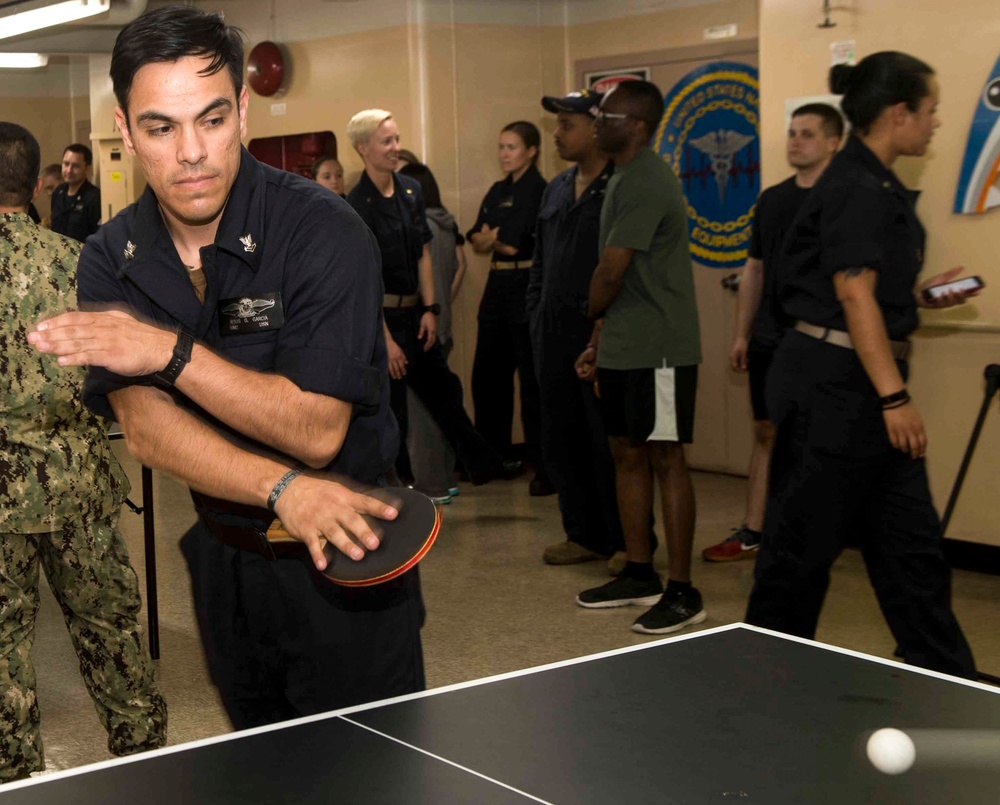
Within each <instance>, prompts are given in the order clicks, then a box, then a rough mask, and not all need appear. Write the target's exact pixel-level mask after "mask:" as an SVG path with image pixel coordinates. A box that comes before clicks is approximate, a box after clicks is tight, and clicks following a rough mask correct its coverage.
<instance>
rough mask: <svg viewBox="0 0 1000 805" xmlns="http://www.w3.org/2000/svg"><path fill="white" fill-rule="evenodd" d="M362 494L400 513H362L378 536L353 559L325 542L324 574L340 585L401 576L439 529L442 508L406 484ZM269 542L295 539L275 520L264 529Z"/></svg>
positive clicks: (424, 551) (366, 583) (366, 584)
mask: <svg viewBox="0 0 1000 805" xmlns="http://www.w3.org/2000/svg"><path fill="white" fill-rule="evenodd" d="M362 494H365V495H368V496H369V497H373V498H375V499H376V500H381V501H382V502H383V503H388V504H389V505H390V506H392V507H393V508H394V509H396V510H397V511H398V512H399V515H398V516H397V517H396V519H395V520H382V519H379V518H378V517H371V516H369V515H367V514H365V515H362V517H364V519H365V521H366V522H367V523H368V525H369V526H371V529H372V531H374V532H375V535H376V536H377V537H378V538H379V546H378V548H376V549H375V550H374V551H370V550H368V549H365V555H364V558H362V559H361V560H354V559H351V558H350V557H348V556H345V555H344V554H342V553H341V552H340V551H339V550H337V549H336V548H335V547H334V546H333V545H331V544H329V543H327V544H326V545H325V546H324V548H323V555H324V556H325V557H326V562H327V565H326V570H324V571H323V575H324V576H326V578H328V579H329V580H330V581H332V582H333V583H334V584H339V585H341V586H343V587H369V586H371V585H373V584H382V583H383V582H386V581H389V580H390V579H394V578H397V577H398V576H401V575H403V574H404V573H405V572H406V571H407V570H409V569H410V568H412V567H415V566H416V564H417V563H418V562H419V561H420V560H421V559H423V558H424V556H426V555H427V552H428V551H429V550H430V549H431V546H432V545H433V544H434V540H435V539H437V535H438V531H439V530H440V528H441V510H440V509H439V508H438V507H437V506H435V505H434V504H433V503H432V502H431V499H430V498H428V497H427V496H426V495H424V494H423V493H422V492H418V491H417V490H415V489H410V488H409V487H398V486H391V487H376V488H375V489H370V490H367V491H365V492H363V493H362ZM267 539H268V542H288V541H289V540H294V539H295V538H294V537H293V536H292V535H291V534H289V533H288V532H287V531H285V529H284V528H283V527H282V525H281V521H280V520H275V521H274V522H273V523H272V524H271V527H270V528H269V529H268V530H267Z"/></svg>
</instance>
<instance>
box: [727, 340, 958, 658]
mask: <svg viewBox="0 0 1000 805" xmlns="http://www.w3.org/2000/svg"><path fill="white" fill-rule="evenodd" d="M900 369H901V370H902V371H903V373H904V377H905V376H906V375H905V372H906V367H905V365H903V364H900ZM767 406H768V412H769V414H770V415H771V418H772V419H771V421H772V422H774V424H775V425H776V426H777V437H776V441H775V446H774V453H773V456H772V458H771V479H770V490H769V494H768V502H767V514H766V517H765V524H764V535H763V541H762V543H761V548H760V553H759V554H758V557H757V565H756V568H755V584H754V588H753V592H752V593H751V595H750V603H749V606H748V608H747V614H746V620H747V622H748V623H752V624H755V625H757V626H764V627H767V628H769V629H775V630H777V631H780V632H785V633H788V634H794V635H798V636H800V637H808V638H811V637H812V636H813V635H814V634H815V632H816V623H817V621H818V619H819V613H820V609H821V607H822V605H823V599H824V597H825V596H826V591H827V587H828V585H829V575H830V566H831V565H832V564H833V562H834V560H835V559H836V558H837V556H838V555H839V554H840V552H841V550H842V549H843V547H844V545H845V543H846V542H847V540H848V539H851V538H853V539H854V540H856V541H857V543H858V544H859V545H860V547H861V552H862V556H863V557H864V561H865V565H866V567H867V569H868V576H869V578H870V579H871V582H872V586H873V587H874V588H875V594H876V596H877V598H878V602H879V606H880V607H881V609H882V614H883V615H884V616H885V619H886V621H887V623H888V624H889V628H890V630H891V631H892V634H893V637H895V639H896V641H897V643H898V644H899V646H900V648H902V650H903V655H904V657H905V658H906V661H907V662H909V663H911V664H913V665H918V666H922V667H924V668H931V669H933V670H936V671H943V672H945V673H949V674H955V675H957V676H965V677H973V676H974V675H975V668H974V665H973V660H972V653H971V651H970V650H969V646H968V643H967V642H966V640H965V636H964V635H963V634H962V630H961V627H959V625H958V622H957V621H956V619H955V616H954V614H952V611H951V571H950V569H949V567H948V565H947V564H946V563H945V561H944V557H943V555H942V553H941V524H940V521H939V519H938V515H937V512H936V511H935V510H934V506H933V503H932V502H931V496H930V489H929V487H928V483H927V472H926V467H925V463H924V460H923V459H920V460H913V459H911V458H910V457H909V456H908V455H906V454H904V453H902V452H901V451H899V450H896V449H895V448H893V447H892V446H891V444H890V443H889V439H888V435H887V433H886V430H885V425H884V420H883V416H882V410H881V407H880V405H879V402H878V396H877V394H876V392H875V389H874V388H873V386H872V384H871V382H870V381H869V380H868V377H867V375H866V374H865V371H864V368H863V367H862V365H861V362H860V360H859V359H858V357H857V354H856V353H855V352H853V351H852V350H847V349H844V348H842V347H838V346H834V345H831V344H827V343H824V342H821V341H817V340H815V339H812V338H809V337H808V336H806V335H803V334H801V333H798V332H794V331H790V332H789V333H788V335H786V336H785V338H784V340H783V341H782V343H781V346H780V347H779V348H778V352H777V354H776V355H775V359H774V364H773V366H772V368H771V373H770V376H769V378H768V383H767Z"/></svg>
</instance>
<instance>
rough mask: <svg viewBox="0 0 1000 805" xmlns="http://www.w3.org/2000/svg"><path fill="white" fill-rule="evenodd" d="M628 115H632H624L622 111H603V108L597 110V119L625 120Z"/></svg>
mask: <svg viewBox="0 0 1000 805" xmlns="http://www.w3.org/2000/svg"><path fill="white" fill-rule="evenodd" d="M629 117H632V115H626V114H623V113H622V112H605V111H604V110H603V109H598V110H597V119H598V120H625V119H626V118H629Z"/></svg>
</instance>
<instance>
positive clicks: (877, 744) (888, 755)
mask: <svg viewBox="0 0 1000 805" xmlns="http://www.w3.org/2000/svg"><path fill="white" fill-rule="evenodd" d="M867 749H868V759H869V760H870V761H871V762H872V765H873V766H874V767H875V768H876V769H878V770H879V771H880V772H882V773H883V774H902V773H903V772H905V771H909V769H910V767H911V766H912V765H913V761H914V760H916V759H917V748H916V747H915V746H914V745H913V739H912V738H910V736H909V735H907V734H906V733H905V732H903V731H902V730H896V729H892V728H891V727H886V728H885V729H881V730H876V731H875V732H874V733H872V737H871V738H869V739H868V747H867Z"/></svg>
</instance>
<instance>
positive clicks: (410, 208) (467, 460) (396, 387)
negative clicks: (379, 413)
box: [347, 172, 501, 482]
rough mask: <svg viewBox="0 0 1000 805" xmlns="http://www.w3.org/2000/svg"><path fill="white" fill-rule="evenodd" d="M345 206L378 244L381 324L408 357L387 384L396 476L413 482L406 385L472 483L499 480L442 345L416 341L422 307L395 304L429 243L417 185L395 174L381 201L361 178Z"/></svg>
mask: <svg viewBox="0 0 1000 805" xmlns="http://www.w3.org/2000/svg"><path fill="white" fill-rule="evenodd" d="M347 201H348V202H349V203H350V205H351V206H352V207H354V209H355V210H356V211H357V212H358V214H359V215H360V216H361V218H362V219H363V220H364V222H365V223H366V224H368V227H369V228H370V229H371V231H372V232H373V233H374V234H375V239H376V240H377V241H378V246H379V249H380V250H381V254H382V277H383V281H384V283H385V302H386V305H385V309H384V314H385V323H386V325H387V326H388V328H389V333H390V334H391V335H392V338H393V340H394V341H395V342H396V343H397V344H398V345H399V348H400V349H402V350H403V353H404V354H405V355H406V361H407V364H406V375H405V376H404V377H403V378H402V379H400V380H391V381H390V388H391V405H392V411H393V413H394V414H395V415H396V419H397V421H398V423H399V430H400V439H399V443H400V447H399V454H398V458H397V460H396V472H397V474H398V475H399V477H400V478H401V479H402V480H404V481H406V482H410V481H411V480H412V478H413V470H412V468H411V465H410V458H409V452H408V451H407V449H406V436H407V431H408V428H407V420H408V415H407V411H406V387H407V385H409V386H410V388H412V389H413V391H414V393H415V394H416V395H417V396H418V397H419V398H420V401H421V402H422V403H423V404H424V405H425V406H426V407H427V410H428V411H429V412H430V415H431V416H432V417H433V418H434V421H435V422H437V424H438V426H439V427H440V428H441V432H442V433H443V434H444V435H445V438H447V439H448V441H449V442H450V443H451V445H452V447H453V448H454V449H455V454H456V455H457V456H458V459H459V461H460V462H461V463H462V464H463V465H464V466H465V469H466V471H467V472H468V473H469V475H470V476H471V477H472V480H473V482H476V481H478V480H480V479H482V480H489V479H490V478H493V477H497V476H499V475H500V472H501V459H500V456H499V455H498V454H497V453H496V451H495V450H493V449H492V448H491V447H490V445H489V443H488V442H487V441H486V440H485V439H484V438H483V437H482V436H481V435H480V434H479V433H478V432H477V431H476V429H475V427H473V425H472V420H471V419H469V415H468V413H467V412H466V410H465V406H464V404H463V402H462V382H461V381H460V380H459V379H458V376H457V375H456V374H455V373H454V372H452V371H451V369H449V368H448V362H447V360H446V359H445V357H444V353H443V352H442V350H441V345H440V344H439V343H438V342H437V341H436V340H435V342H434V344H433V346H432V347H431V348H430V349H429V350H426V351H425V350H424V342H423V341H421V340H420V339H418V338H417V334H418V333H419V332H420V317H421V315H423V304H422V303H417V304H415V305H413V306H410V307H399V306H398V304H393V303H394V302H398V301H399V299H400V297H404V296H412V295H414V294H419V290H420V280H419V271H418V262H419V261H420V257H421V255H422V254H423V249H424V244H425V243H428V242H430V240H431V238H432V237H433V235H432V234H431V230H430V227H429V226H428V225H427V214H426V211H425V209H424V196H423V191H422V190H421V187H420V183H419V182H418V181H417V180H416V179H413V178H412V177H410V176H404V175H401V174H399V173H394V174H393V194H392V196H390V197H389V198H385V197H384V196H383V195H382V193H381V192H380V191H379V189H378V188H377V187H375V184H374V182H372V180H371V179H370V178H369V176H368V173H367V172H364V173H362V174H361V180H360V181H359V182H358V184H357V185H356V186H355V187H354V189H353V190H352V191H351V192H350V193H349V194H348V196H347Z"/></svg>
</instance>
